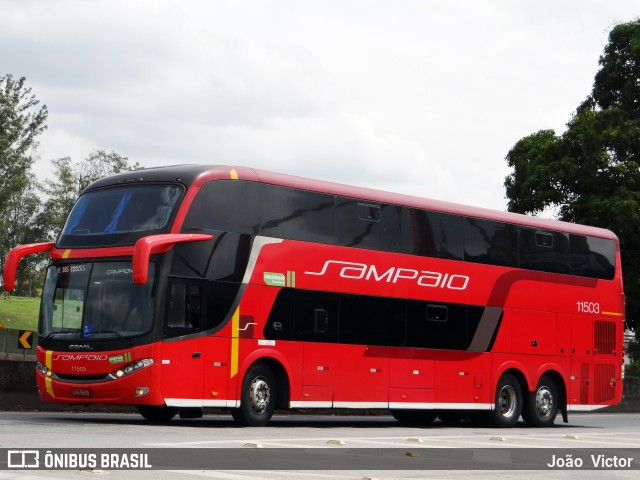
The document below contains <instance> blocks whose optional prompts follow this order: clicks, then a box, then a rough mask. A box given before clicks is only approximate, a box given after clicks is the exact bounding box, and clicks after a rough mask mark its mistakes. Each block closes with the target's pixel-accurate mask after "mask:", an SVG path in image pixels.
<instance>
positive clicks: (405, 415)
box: [391, 410, 437, 425]
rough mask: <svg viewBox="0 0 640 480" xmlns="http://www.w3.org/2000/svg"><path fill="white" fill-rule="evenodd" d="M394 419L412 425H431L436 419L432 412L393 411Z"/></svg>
mask: <svg viewBox="0 0 640 480" xmlns="http://www.w3.org/2000/svg"><path fill="white" fill-rule="evenodd" d="M391 415H393V418H395V419H396V420H398V421H399V422H402V423H406V424H410V425H429V424H430V423H432V422H433V421H434V420H435V419H436V416H437V415H436V414H435V413H434V412H433V411H431V410H391Z"/></svg>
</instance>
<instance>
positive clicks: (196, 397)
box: [161, 281, 204, 407]
mask: <svg viewBox="0 0 640 480" xmlns="http://www.w3.org/2000/svg"><path fill="white" fill-rule="evenodd" d="M167 297H168V298H167V305H166V308H165V311H166V316H165V321H164V342H163V344H162V369H161V372H162V395H163V397H164V398H165V401H166V402H167V404H168V405H173V406H184V407H188V406H192V407H196V406H202V394H203V372H204V366H203V365H204V352H203V337H190V336H191V335H193V334H195V333H197V332H198V330H199V329H200V323H201V320H202V319H201V312H202V289H201V287H200V286H199V285H193V284H189V283H186V282H180V281H171V282H170V284H169V287H168V295H167Z"/></svg>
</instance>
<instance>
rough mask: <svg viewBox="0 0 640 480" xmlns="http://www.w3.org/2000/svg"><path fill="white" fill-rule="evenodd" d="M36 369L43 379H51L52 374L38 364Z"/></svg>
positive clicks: (44, 366)
mask: <svg viewBox="0 0 640 480" xmlns="http://www.w3.org/2000/svg"><path fill="white" fill-rule="evenodd" d="M36 369H37V370H38V371H39V372H40V373H41V374H42V375H44V376H45V377H51V376H52V375H53V372H52V371H51V370H49V369H48V368H47V367H46V365H43V364H42V363H40V362H36Z"/></svg>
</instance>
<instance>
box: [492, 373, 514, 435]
mask: <svg viewBox="0 0 640 480" xmlns="http://www.w3.org/2000/svg"><path fill="white" fill-rule="evenodd" d="M521 412H522V387H521V386H520V382H519V381H518V379H517V378H516V377H515V376H513V375H512V374H510V373H505V374H504V375H502V377H500V380H499V381H498V386H497V387H496V397H495V402H494V406H493V410H492V411H491V414H490V419H491V423H492V424H493V425H494V426H496V427H500V428H509V427H513V426H514V425H515V424H516V423H518V419H519V418H520V413H521Z"/></svg>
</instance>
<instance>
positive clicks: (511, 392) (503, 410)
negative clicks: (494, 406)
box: [498, 385, 517, 417]
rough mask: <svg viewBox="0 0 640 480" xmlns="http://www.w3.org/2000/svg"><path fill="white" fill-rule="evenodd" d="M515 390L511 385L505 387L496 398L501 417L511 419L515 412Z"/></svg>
mask: <svg viewBox="0 0 640 480" xmlns="http://www.w3.org/2000/svg"><path fill="white" fill-rule="evenodd" d="M516 402H517V396H516V390H515V388H513V386H511V385H505V386H504V387H502V390H500V395H499V396H498V409H499V410H500V414H501V415H502V416H503V417H511V416H512V415H513V413H514V412H515V410H516Z"/></svg>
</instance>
